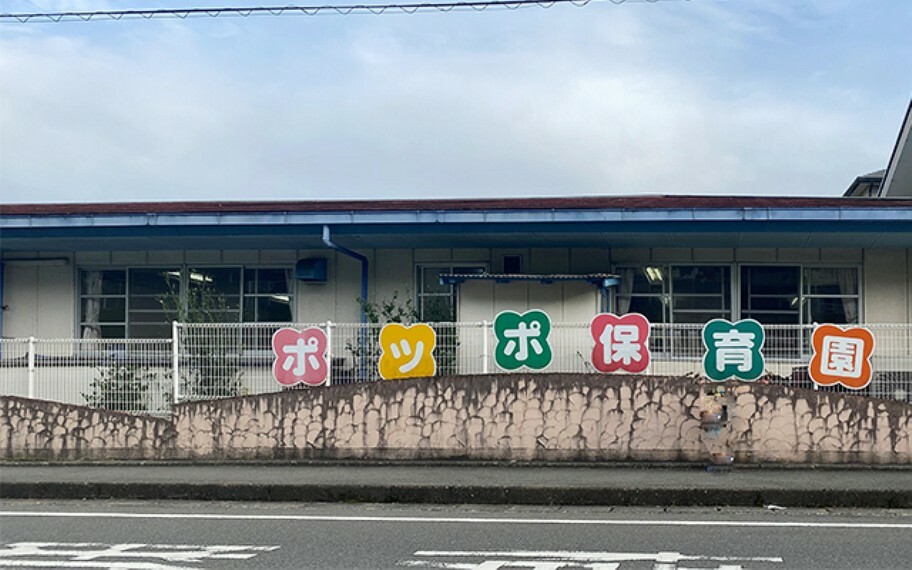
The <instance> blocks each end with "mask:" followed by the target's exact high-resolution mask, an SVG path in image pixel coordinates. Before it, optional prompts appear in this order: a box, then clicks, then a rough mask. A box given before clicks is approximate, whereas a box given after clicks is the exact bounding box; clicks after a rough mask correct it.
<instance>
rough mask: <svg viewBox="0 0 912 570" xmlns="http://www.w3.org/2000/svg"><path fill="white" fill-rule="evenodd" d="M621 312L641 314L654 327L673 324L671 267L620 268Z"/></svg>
mask: <svg viewBox="0 0 912 570" xmlns="http://www.w3.org/2000/svg"><path fill="white" fill-rule="evenodd" d="M617 272H618V273H619V274H620V276H621V284H620V287H619V288H618V295H617V304H618V306H617V312H618V314H625V313H641V314H643V315H644V316H645V317H646V318H647V319H649V322H651V323H667V322H669V317H670V315H669V312H668V311H669V299H670V295H669V289H668V278H669V277H668V267H666V266H664V265H650V266H645V267H619V268H617Z"/></svg>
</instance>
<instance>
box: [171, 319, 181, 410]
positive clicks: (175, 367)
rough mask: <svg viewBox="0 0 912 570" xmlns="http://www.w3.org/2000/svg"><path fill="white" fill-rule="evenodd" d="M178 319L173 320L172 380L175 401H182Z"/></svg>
mask: <svg viewBox="0 0 912 570" xmlns="http://www.w3.org/2000/svg"><path fill="white" fill-rule="evenodd" d="M178 326H179V325H178V324H177V321H171V380H172V381H173V382H174V403H175V404H177V403H178V402H180V347H179V345H178V343H179V342H180V334H179V331H178Z"/></svg>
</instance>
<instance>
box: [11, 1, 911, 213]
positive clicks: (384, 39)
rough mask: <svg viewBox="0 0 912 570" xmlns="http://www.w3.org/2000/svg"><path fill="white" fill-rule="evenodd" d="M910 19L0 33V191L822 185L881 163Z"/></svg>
mask: <svg viewBox="0 0 912 570" xmlns="http://www.w3.org/2000/svg"><path fill="white" fill-rule="evenodd" d="M287 3H288V0H282V1H280V2H273V3H270V2H268V1H266V0H260V1H258V2H250V1H249V0H222V1H220V2H219V1H213V0H195V1H194V0H174V1H169V0H142V1H133V2H125V1H123V2H121V1H107V2H103V1H100V0H99V1H93V0H81V1H78V2H76V1H70V2H51V1H40V0H31V1H20V0H4V1H3V3H2V8H0V10H2V11H4V12H29V11H40V10H43V9H61V7H63V8H67V9H102V8H139V7H143V8H146V7H190V6H244V5H248V6H249V5H270V4H274V5H283V4H287ZM297 3H302V4H303V3H306V2H297ZM323 3H326V2H325V0H320V1H319V2H311V3H310V4H323ZM910 28H912V2H907V1H905V0H727V1H725V0H690V1H679V0H667V1H662V2H658V3H651V2H633V1H630V2H626V3H623V4H620V5H616V4H613V3H611V2H607V1H601V2H592V3H590V4H589V5H587V6H585V7H581V8H578V7H573V6H571V5H563V6H555V7H553V8H551V9H547V10H546V9H541V8H537V7H532V8H526V9H520V10H516V11H507V10H489V11H485V12H450V13H423V14H414V15H407V14H391V15H382V16H372V15H357V16H332V15H323V16H316V17H309V16H292V17H266V16H264V17H251V18H236V17H235V18H218V19H209V18H197V19H191V20H173V19H169V20H154V21H140V20H131V21H120V22H112V21H96V22H90V23H81V22H71V23H58V24H53V23H32V24H14V23H4V24H0V202H3V203H14V202H20V203H21V202H76V201H79V202H86V201H89V202H98V201H147V200H248V199H256V200H272V199H275V200H285V199H300V200H310V199H342V198H355V199H388V198H409V197H426V198H429V197H493V196H505V197H506V196H532V195H535V196H560V195H564V196H571V195H572V196H578V195H629V194H715V195H729V194H755V195H764V194H788V195H818V196H837V195H840V194H841V193H842V192H843V191H844V190H845V189H846V187H847V186H848V185H849V183H850V182H851V181H852V179H853V178H854V177H855V176H857V175H859V174H862V173H865V172H869V171H872V170H876V169H879V168H883V167H885V166H886V161H887V160H888V158H889V154H890V151H891V150H892V147H893V144H894V142H895V140H896V135H897V132H898V130H899V127H900V122H901V120H902V116H903V113H904V112H905V110H906V106H907V105H908V102H909V98H910V94H912V64H910V62H912V42H910V41H909V39H908V33H909V32H908V30H909V29H910Z"/></svg>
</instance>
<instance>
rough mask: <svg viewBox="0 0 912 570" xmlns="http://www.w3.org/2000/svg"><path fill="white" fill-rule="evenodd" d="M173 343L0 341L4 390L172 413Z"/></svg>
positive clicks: (118, 408)
mask: <svg viewBox="0 0 912 570" xmlns="http://www.w3.org/2000/svg"><path fill="white" fill-rule="evenodd" d="M171 346H172V342H171V340H170V339H166V340H147V339H129V340H101V339H93V340H86V339H2V340H0V351H2V352H0V393H3V394H9V395H15V396H26V397H31V398H38V399H40V400H53V401H58V402H66V403H72V404H82V405H88V406H92V407H96V408H104V409H107V410H114V411H121V412H130V413H139V414H168V413H170V411H171V405H172V403H173V401H174V393H173V382H172V371H171Z"/></svg>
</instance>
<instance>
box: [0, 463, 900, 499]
mask: <svg viewBox="0 0 912 570" xmlns="http://www.w3.org/2000/svg"><path fill="white" fill-rule="evenodd" d="M0 498H8V499H13V498H15V499H26V498H28V499H189V500H245V501H308V502H319V501H335V502H377V503H389V502H399V503H440V504H460V503H463V504H530V505H614V506H672V505H676V506H709V505H730V506H764V505H770V504H775V505H780V506H786V507H864V508H912V467H879V468H870V467H863V466H859V467H855V468H851V467H840V468H830V467H816V468H815V467H812V466H805V467H801V468H796V467H792V468H783V467H756V466H751V467H749V466H743V467H739V466H735V467H734V468H732V469H731V471H728V472H708V471H706V469H705V467H704V466H702V465H686V464H685V465H682V464H614V463H603V464H478V463H471V462H465V463H461V462H446V463H434V462H420V463H376V462H372V463H359V462H300V463H275V462H262V463H256V462H251V463H188V462H175V463H166V462H159V463H142V462H138V463H65V464H60V463H43V464H37V463H18V462H3V463H0Z"/></svg>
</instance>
